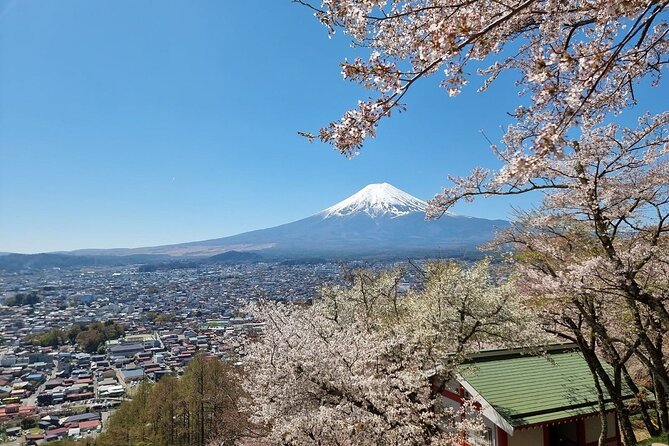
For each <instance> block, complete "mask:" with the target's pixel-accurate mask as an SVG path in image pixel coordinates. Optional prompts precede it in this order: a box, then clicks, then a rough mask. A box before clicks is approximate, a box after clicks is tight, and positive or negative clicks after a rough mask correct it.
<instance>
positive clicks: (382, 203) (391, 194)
mask: <svg viewBox="0 0 669 446" xmlns="http://www.w3.org/2000/svg"><path fill="white" fill-rule="evenodd" d="M426 209H427V203H426V202H424V201H423V200H420V199H418V198H416V197H414V196H413V195H410V194H408V193H406V192H404V191H403V190H400V189H398V188H396V187H395V186H393V185H392V184H388V183H377V184H369V185H367V186H365V187H364V188H362V189H361V190H360V191H358V192H357V193H355V194H353V195H351V196H350V197H348V198H347V199H345V200H343V201H340V202H339V203H337V204H335V205H334V206H330V207H329V208H327V209H325V210H324V211H322V212H320V213H319V214H317V215H320V216H321V217H323V218H324V219H325V218H333V217H344V216H347V215H353V214H360V213H365V214H367V215H369V216H370V217H380V216H386V217H390V218H396V217H401V216H404V215H407V214H409V213H412V212H420V213H425V210H426Z"/></svg>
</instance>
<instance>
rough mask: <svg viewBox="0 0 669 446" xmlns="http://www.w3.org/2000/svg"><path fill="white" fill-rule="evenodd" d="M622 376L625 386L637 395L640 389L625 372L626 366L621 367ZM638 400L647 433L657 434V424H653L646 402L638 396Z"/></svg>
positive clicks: (658, 431)
mask: <svg viewBox="0 0 669 446" xmlns="http://www.w3.org/2000/svg"><path fill="white" fill-rule="evenodd" d="M623 376H624V377H625V382H626V383H627V386H628V387H629V388H630V390H631V391H632V392H634V394H635V395H639V394H640V393H641V391H640V390H639V387H638V386H637V385H636V383H635V382H634V380H632V377H631V376H630V374H629V373H628V372H627V367H623ZM638 401H639V406H640V407H641V417H642V418H643V423H644V425H645V426H646V430H647V431H648V434H649V435H650V436H651V437H654V436H656V435H659V434H660V430H659V429H658V428H657V426H655V424H653V419H652V418H651V416H650V414H649V413H648V406H647V405H646V402H645V401H644V400H643V399H641V398H639V399H638Z"/></svg>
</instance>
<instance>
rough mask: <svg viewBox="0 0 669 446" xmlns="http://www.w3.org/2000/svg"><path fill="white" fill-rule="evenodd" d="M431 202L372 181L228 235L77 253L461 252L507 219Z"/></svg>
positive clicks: (356, 254)
mask: <svg viewBox="0 0 669 446" xmlns="http://www.w3.org/2000/svg"><path fill="white" fill-rule="evenodd" d="M426 208H427V203H426V202H425V201H423V200H420V199H418V198H416V197H414V196H412V195H410V194H408V193H406V192H404V191H402V190H400V189H398V188H396V187H394V186H392V185H390V184H388V183H380V184H370V185H368V186H366V187H364V188H363V189H361V190H360V191H359V192H357V193H355V194H354V195H352V196H350V197H348V198H347V199H345V200H343V201H341V202H339V203H337V204H335V205H333V206H330V207H329V208H327V209H325V210H323V211H321V212H318V213H317V214H314V215H312V216H310V217H307V218H304V219H302V220H298V221H295V222H292V223H287V224H284V225H281V226H276V227H272V228H268V229H261V230H257V231H251V232H245V233H242V234H238V235H233V236H230V237H223V238H217V239H212V240H204V241H198V242H189V243H181V244H177V245H167V246H155V247H147V248H135V249H113V250H80V251H77V252H76V254H89V255H91V254H94V255H100V254H105V255H129V254H153V255H169V256H188V257H194V256H198V257H203V256H212V255H216V254H220V253H224V252H228V251H245V252H255V253H258V254H262V255H263V256H264V257H273V258H282V257H283V258H286V257H288V258H309V257H330V258H332V257H338V258H353V257H368V256H408V255H414V256H426V255H444V256H453V255H463V254H467V253H471V252H473V251H475V248H476V246H477V245H480V244H482V243H485V242H487V241H489V240H490V239H491V238H492V237H493V236H494V234H495V232H496V231H497V230H499V229H502V228H506V227H508V225H509V224H508V222H506V221H504V220H487V219H483V218H474V217H465V216H460V215H455V214H446V215H444V216H443V217H441V218H440V219H439V220H425V210H426Z"/></svg>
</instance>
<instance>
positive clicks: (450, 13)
mask: <svg viewBox="0 0 669 446" xmlns="http://www.w3.org/2000/svg"><path fill="white" fill-rule="evenodd" d="M297 2H298V3H301V4H303V5H306V6H307V7H309V8H311V9H313V10H314V13H315V16H316V17H317V18H318V20H320V22H321V23H323V24H324V25H325V26H326V27H327V29H328V30H329V32H330V33H334V32H335V31H336V30H343V32H344V33H346V34H347V35H349V36H350V37H351V38H352V40H353V44H354V46H357V47H361V48H364V53H363V54H361V56H360V57H358V58H356V59H355V60H353V61H344V63H343V64H342V67H343V69H342V74H343V76H344V78H346V79H349V80H351V81H354V82H357V83H359V84H361V85H363V86H364V87H366V88H368V89H370V90H371V91H372V92H373V93H374V94H375V97H374V96H373V97H372V98H371V99H369V100H366V101H360V102H359V103H358V107H357V108H356V109H354V110H351V111H348V112H346V113H345V114H344V116H343V117H342V118H341V119H340V120H338V121H335V122H333V123H331V124H329V125H328V126H326V127H324V128H322V129H321V130H320V132H318V134H317V135H308V136H311V137H313V138H315V137H317V138H319V139H320V140H322V141H324V142H328V143H331V144H333V145H334V146H335V147H336V148H337V149H338V150H340V151H341V152H342V153H344V154H346V155H349V156H350V155H355V154H357V152H358V150H359V149H360V148H361V146H362V144H363V142H364V140H365V139H366V138H368V137H373V136H374V135H375V133H376V130H377V126H378V124H379V121H380V120H381V119H382V118H384V117H387V116H390V115H391V113H392V112H393V110H396V109H397V110H401V109H403V108H404V106H405V105H404V103H403V102H402V101H403V99H404V98H405V95H406V94H407V93H408V92H409V90H410V89H411V87H412V86H413V85H414V84H415V83H416V82H417V81H419V80H420V79H421V78H424V77H428V76H432V75H440V76H442V77H443V81H442V83H441V85H442V86H443V87H444V89H445V90H446V91H447V92H448V94H450V95H456V94H458V93H459V92H460V91H461V89H462V88H463V87H464V86H465V85H466V84H467V83H468V82H469V77H470V74H469V70H470V69H472V70H473V68H471V66H472V65H473V64H476V65H477V66H480V65H481V64H484V67H485V68H479V69H478V70H476V71H477V73H478V74H480V75H482V76H483V77H484V81H483V83H482V87H481V88H480V90H485V89H486V88H488V86H489V85H490V83H491V82H493V81H494V80H495V79H496V78H497V77H498V76H499V74H500V73H502V72H503V71H507V70H512V71H514V72H516V73H517V76H518V81H517V84H518V86H519V89H520V90H519V91H520V92H521V93H525V94H527V95H528V96H529V101H528V102H529V105H526V106H522V107H518V108H517V109H516V110H514V111H512V113H513V116H514V117H515V118H516V123H515V124H514V125H513V126H511V127H510V128H509V130H508V132H507V134H506V137H505V146H507V147H506V148H505V150H504V157H505V158H507V161H508V163H509V169H508V171H509V173H511V172H512V171H513V170H514V169H517V170H520V171H527V170H528V169H530V168H531V166H532V165H533V164H534V163H537V162H540V161H539V160H540V159H541V158H542V157H544V156H546V155H547V154H549V153H560V152H562V151H563V149H564V146H565V142H566V140H567V139H568V136H569V130H570V129H572V128H578V127H580V126H586V127H591V126H593V125H597V124H599V123H601V122H602V121H603V119H604V118H605V117H606V116H607V114H610V113H614V114H615V113H618V112H620V111H621V110H623V109H624V108H626V107H630V106H632V105H634V104H635V94H634V89H635V86H636V85H637V84H638V83H639V82H640V81H642V80H644V79H646V78H648V79H650V80H651V81H652V82H655V83H657V82H658V81H659V80H660V75H661V73H662V69H663V68H664V67H665V65H666V63H667V49H668V48H669V36H668V33H669V27H668V26H667V22H666V18H667V17H666V16H667V14H666V9H667V6H668V4H669V2H667V1H666V0H665V1H659V0H611V1H605V2H602V1H592V0H568V1H563V0H507V1H490V0H467V1H461V0H392V1H390V0H323V1H322V2H321V3H320V4H318V3H316V2H315V1H314V2H311V1H308V0H297ZM361 53H362V51H361Z"/></svg>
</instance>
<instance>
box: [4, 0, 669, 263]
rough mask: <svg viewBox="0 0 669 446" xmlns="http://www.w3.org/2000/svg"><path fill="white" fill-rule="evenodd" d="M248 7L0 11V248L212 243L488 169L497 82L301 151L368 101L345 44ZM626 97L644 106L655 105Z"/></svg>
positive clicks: (294, 16) (265, 9) (491, 208)
mask: <svg viewBox="0 0 669 446" xmlns="http://www.w3.org/2000/svg"><path fill="white" fill-rule="evenodd" d="M258 6H260V8H261V13H253V14H252V13H251V11H250V10H249V9H248V8H245V7H244V4H242V3H229V2H225V3H222V2H215V1H213V0H211V1H204V2H199V3H197V4H189V5H188V7H184V4H183V3H182V2H177V1H166V2H161V5H160V8H158V7H155V4H154V6H152V5H151V4H149V3H148V2H131V1H118V2H86V1H83V0H67V1H63V2H49V3H42V2H14V1H11V0H9V1H8V0H0V25H1V26H0V251H9V252H24V253H32V252H45V251H60V250H73V249H80V248H115V247H138V246H152V245H163V244H169V243H180V242H188V241H193V240H203V239H210V238H217V237H223V236H226V235H233V234H237V233H241V232H245V231H249V230H253V229H259V228H267V227H271V226H276V225H279V224H282V223H287V222H290V221H294V220H297V219H300V218H303V217H305V216H308V215H312V214H314V213H315V212H318V211H320V210H322V209H324V208H325V207H327V206H329V205H331V204H333V203H336V202H338V201H340V200H342V199H344V198H345V197H347V196H349V195H351V194H353V193H354V192H356V191H357V190H359V189H361V188H362V187H363V186H365V185H366V184H369V183H375V182H389V183H392V184H393V185H395V186H397V187H399V188H400V189H402V190H405V191H406V192H408V193H410V194H412V195H414V196H416V197H419V198H421V199H428V198H430V197H432V196H433V195H434V194H435V193H437V192H438V191H439V190H440V187H441V186H443V185H445V184H447V180H446V178H447V176H448V175H456V176H457V175H464V174H466V173H467V172H469V170H470V169H471V168H473V167H474V166H476V165H484V166H488V167H491V168H495V167H497V166H498V165H499V164H498V163H497V161H496V160H495V159H494V157H493V156H492V153H491V152H490V149H489V147H488V142H487V141H486V138H485V137H484V136H483V135H482V134H481V132H480V131H481V130H483V131H484V132H485V135H486V136H487V137H488V138H490V139H491V140H492V141H497V140H498V139H499V136H500V135H501V133H502V132H501V128H503V127H505V126H506V125H507V124H508V119H509V118H508V116H507V115H506V112H507V111H509V110H512V109H514V108H515V107H516V106H517V105H518V104H520V103H521V101H522V99H520V98H518V97H517V96H516V94H515V91H514V90H513V89H512V88H505V83H504V82H498V83H497V84H495V85H494V86H493V88H492V89H491V90H490V91H489V92H487V93H485V94H477V93H476V92H475V90H476V88H477V86H478V85H476V82H473V83H474V84H475V85H471V86H469V87H468V88H466V89H465V91H464V93H463V94H462V95H461V96H459V97H457V98H450V97H449V96H448V95H447V94H446V93H445V92H443V93H440V92H439V91H438V90H437V89H436V87H435V84H436V83H437V82H438V79H434V80H431V81H428V82H425V83H423V84H421V85H420V86H418V87H417V89H416V90H415V91H412V92H411V94H410V95H409V97H408V98H407V102H408V111H407V112H406V113H404V114H402V115H401V116H397V117H395V118H393V119H392V121H391V122H388V123H383V124H382V126H381V128H380V131H379V137H378V138H377V139H376V140H373V141H371V142H370V143H369V144H368V145H367V146H366V147H365V150H364V152H363V153H362V154H361V155H360V156H359V157H357V158H356V159H354V160H348V159H346V158H344V157H342V156H341V155H339V154H338V153H336V152H335V151H334V150H332V149H330V148H329V147H326V146H324V145H321V144H309V143H308V142H307V141H306V140H305V139H304V138H302V137H300V136H298V135H297V131H298V130H306V131H315V130H317V129H318V128H319V127H320V126H322V125H324V124H326V123H327V122H329V121H330V120H332V119H335V118H337V117H338V116H339V114H340V113H341V112H342V111H343V110H346V109H348V108H350V107H351V105H352V104H354V103H355V101H357V100H358V99H359V98H360V97H361V96H364V94H365V93H364V91H361V90H360V88H359V87H357V86H355V85H353V84H350V83H347V82H344V81H343V80H342V79H341V75H340V73H339V63H340V62H341V60H343V58H345V57H347V56H348V57H349V58H350V57H352V56H353V55H354V53H353V52H352V50H351V49H350V47H349V39H348V38H347V37H346V36H343V35H340V34H338V35H335V36H334V38H333V39H331V40H330V39H328V37H327V32H326V31H325V29H323V27H322V26H320V25H319V24H318V22H317V20H314V18H313V17H312V15H311V12H310V11H309V10H307V9H306V8H303V7H300V6H298V5H295V4H293V3H292V2H290V1H288V0H285V1H276V0H263V1H261V2H258ZM475 81H480V79H475ZM662 88H665V89H666V87H662ZM639 95H640V101H643V100H647V101H648V104H649V105H648V106H649V108H657V107H662V104H661V102H662V97H666V95H663V94H661V92H659V91H657V90H654V91H653V92H652V93H651V94H649V93H648V90H645V89H641V90H640V91H639ZM483 110H484V111H485V113H482V111H483ZM536 198H537V197H536V196H535V197H534V199H536ZM532 199H533V198H532V197H522V198H519V199H516V200H513V201H511V200H499V199H496V200H481V201H478V202H475V203H473V204H471V205H461V206H459V207H457V208H456V209H455V211H456V212H457V213H460V214H464V215H471V216H477V217H484V218H491V219H496V218H509V217H510V216H511V212H512V211H511V207H510V204H514V205H516V206H521V207H524V206H529V205H530V204H531V200H532Z"/></svg>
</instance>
